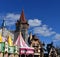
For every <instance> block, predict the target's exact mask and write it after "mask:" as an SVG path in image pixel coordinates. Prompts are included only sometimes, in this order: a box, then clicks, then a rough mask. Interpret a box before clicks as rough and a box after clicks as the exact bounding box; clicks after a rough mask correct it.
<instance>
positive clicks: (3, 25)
mask: <svg viewBox="0 0 60 57" xmlns="http://www.w3.org/2000/svg"><path fill="white" fill-rule="evenodd" d="M5 26H6V24H5V20H3V23H2V28H3V27H5Z"/></svg>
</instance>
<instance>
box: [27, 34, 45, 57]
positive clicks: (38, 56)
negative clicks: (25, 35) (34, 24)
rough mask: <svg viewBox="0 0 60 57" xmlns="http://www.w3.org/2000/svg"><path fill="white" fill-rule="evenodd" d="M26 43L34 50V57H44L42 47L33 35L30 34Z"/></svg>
mask: <svg viewBox="0 0 60 57" xmlns="http://www.w3.org/2000/svg"><path fill="white" fill-rule="evenodd" d="M28 42H29V45H30V46H31V47H33V48H34V57H44V52H43V45H42V43H41V42H40V40H39V39H38V38H37V37H36V36H35V35H32V33H31V34H30V37H29V39H28Z"/></svg>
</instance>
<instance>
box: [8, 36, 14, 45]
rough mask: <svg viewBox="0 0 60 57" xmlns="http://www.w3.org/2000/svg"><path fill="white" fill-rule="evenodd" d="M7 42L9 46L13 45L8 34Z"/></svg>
mask: <svg viewBox="0 0 60 57" xmlns="http://www.w3.org/2000/svg"><path fill="white" fill-rule="evenodd" d="M8 44H9V46H13V41H12V38H11V36H10V35H9V36H8Z"/></svg>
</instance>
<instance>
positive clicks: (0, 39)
mask: <svg viewBox="0 0 60 57" xmlns="http://www.w3.org/2000/svg"><path fill="white" fill-rule="evenodd" d="M0 42H2V35H1V34H0Z"/></svg>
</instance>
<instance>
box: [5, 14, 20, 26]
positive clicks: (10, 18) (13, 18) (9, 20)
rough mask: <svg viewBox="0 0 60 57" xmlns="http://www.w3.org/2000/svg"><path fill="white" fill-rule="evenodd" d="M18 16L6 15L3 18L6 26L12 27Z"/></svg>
mask: <svg viewBox="0 0 60 57" xmlns="http://www.w3.org/2000/svg"><path fill="white" fill-rule="evenodd" d="M19 17H20V14H14V13H7V14H6V15H5V16H4V19H5V20H6V21H5V23H6V25H13V24H15V22H16V21H17V20H18V19H19Z"/></svg>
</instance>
